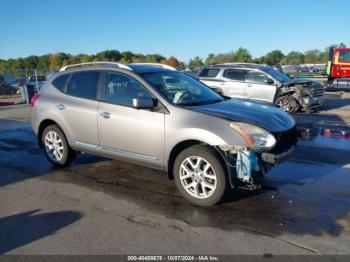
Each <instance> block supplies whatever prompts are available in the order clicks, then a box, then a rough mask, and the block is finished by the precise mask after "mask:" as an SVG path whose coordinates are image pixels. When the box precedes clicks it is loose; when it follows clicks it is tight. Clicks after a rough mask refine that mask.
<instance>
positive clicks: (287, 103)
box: [276, 96, 299, 114]
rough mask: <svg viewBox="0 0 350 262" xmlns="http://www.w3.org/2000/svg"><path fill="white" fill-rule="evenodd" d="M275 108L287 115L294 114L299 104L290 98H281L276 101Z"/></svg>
mask: <svg viewBox="0 0 350 262" xmlns="http://www.w3.org/2000/svg"><path fill="white" fill-rule="evenodd" d="M276 106H277V107H279V108H280V109H282V110H283V111H285V112H287V113H291V114H292V113H296V112H298V110H299V104H298V102H297V101H295V99H294V98H293V97H291V96H281V97H280V98H278V99H277V100H276Z"/></svg>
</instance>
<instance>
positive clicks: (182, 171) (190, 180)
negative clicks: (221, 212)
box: [173, 145, 228, 206]
mask: <svg viewBox="0 0 350 262" xmlns="http://www.w3.org/2000/svg"><path fill="white" fill-rule="evenodd" d="M173 174H174V178H175V184H176V187H177V189H178V190H179V192H180V193H181V195H182V196H183V197H184V198H185V199H187V200H188V201H189V202H191V203H193V204H196V205H199V206H212V205H215V204H217V203H219V202H220V201H221V200H222V199H223V197H224V195H225V193H226V189H227V188H228V181H227V175H226V172H225V169H224V168H223V164H222V163H221V161H220V160H219V156H218V154H217V152H215V150H213V149H211V148H209V147H206V146H202V145H196V146H192V147H189V148H187V149H185V150H184V151H182V152H181V153H180V154H179V155H178V156H177V158H176V160H175V163H174V168H173Z"/></svg>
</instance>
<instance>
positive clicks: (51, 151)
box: [41, 125, 77, 167]
mask: <svg viewBox="0 0 350 262" xmlns="http://www.w3.org/2000/svg"><path fill="white" fill-rule="evenodd" d="M41 141H42V144H43V150H44V153H45V156H46V158H47V160H48V161H49V162H50V163H51V164H52V165H53V166H57V167H64V166H67V165H69V164H70V163H71V162H73V161H74V160H75V158H76V155H77V152H76V151H74V150H73V149H72V148H71V147H70V146H69V145H68V142H67V139H66V136H65V135H64V133H63V131H62V130H61V128H59V126H57V125H50V126H48V127H46V128H45V130H44V132H43V134H42V136H41ZM52 147H53V148H52ZM55 151H56V153H55Z"/></svg>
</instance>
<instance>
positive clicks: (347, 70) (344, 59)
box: [327, 47, 350, 83]
mask: <svg viewBox="0 0 350 262" xmlns="http://www.w3.org/2000/svg"><path fill="white" fill-rule="evenodd" d="M327 76H328V82H329V83H333V81H334V80H335V79H336V80H345V81H350V48H338V47H332V48H331V49H330V52H329V60H328V63H327Z"/></svg>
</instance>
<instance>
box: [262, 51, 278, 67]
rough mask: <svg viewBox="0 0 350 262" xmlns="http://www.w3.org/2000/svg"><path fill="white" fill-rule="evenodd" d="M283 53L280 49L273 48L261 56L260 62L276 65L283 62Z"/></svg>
mask: <svg viewBox="0 0 350 262" xmlns="http://www.w3.org/2000/svg"><path fill="white" fill-rule="evenodd" d="M283 58H284V54H283V53H282V51H281V50H273V51H271V52H269V53H267V54H266V55H265V56H263V57H261V62H262V63H265V64H268V65H271V66H272V65H277V64H280V63H282V62H283Z"/></svg>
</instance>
